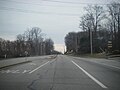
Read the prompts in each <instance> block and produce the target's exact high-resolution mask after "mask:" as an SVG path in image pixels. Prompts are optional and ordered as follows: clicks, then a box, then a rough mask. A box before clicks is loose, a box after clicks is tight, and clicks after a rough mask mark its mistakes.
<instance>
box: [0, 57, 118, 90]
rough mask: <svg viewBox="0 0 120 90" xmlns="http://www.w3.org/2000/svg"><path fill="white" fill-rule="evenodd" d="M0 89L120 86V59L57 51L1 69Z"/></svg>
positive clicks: (108, 89) (107, 88)
mask: <svg viewBox="0 0 120 90" xmlns="http://www.w3.org/2000/svg"><path fill="white" fill-rule="evenodd" d="M0 90H120V62H118V63H116V64H115V63H114V61H113V62H111V63H110V62H109V61H108V60H106V61H105V63H101V62H100V61H99V60H98V61H97V60H96V61H95V62H94V61H93V60H89V58H84V59H83V58H74V57H72V56H66V55H58V56H57V57H56V58H51V59H50V58H42V59H41V58H37V59H35V60H34V58H33V60H32V62H29V63H25V64H20V65H15V66H12V67H7V68H4V69H1V70H0Z"/></svg>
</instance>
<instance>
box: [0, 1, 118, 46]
mask: <svg viewBox="0 0 120 90" xmlns="http://www.w3.org/2000/svg"><path fill="white" fill-rule="evenodd" d="M57 1H58V2H57ZM111 1H119V0H0V37H2V38H4V39H9V40H14V39H15V38H16V35H17V34H22V33H23V32H24V31H25V30H26V29H27V28H31V27H40V28H41V29H42V32H43V33H45V34H46V37H50V38H51V39H52V40H53V41H54V43H55V44H64V37H65V35H66V34H67V33H68V32H70V31H80V29H79V28H78V27H79V20H80V17H81V16H82V15H83V13H84V9H83V7H84V6H86V3H88V4H89V3H93V4H99V3H100V4H108V3H109V2H111ZM81 3H82V4H81Z"/></svg>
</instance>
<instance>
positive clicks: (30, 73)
mask: <svg viewBox="0 0 120 90" xmlns="http://www.w3.org/2000/svg"><path fill="white" fill-rule="evenodd" d="M48 63H49V61H48V62H46V63H44V64H42V65H41V66H39V67H37V68H35V69H34V70H32V71H31V72H29V74H31V73H33V72H35V71H36V70H38V69H39V68H41V67H43V66H44V65H46V64H48Z"/></svg>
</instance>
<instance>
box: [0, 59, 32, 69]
mask: <svg viewBox="0 0 120 90" xmlns="http://www.w3.org/2000/svg"><path fill="white" fill-rule="evenodd" d="M29 62H32V61H24V62H20V63H15V64H11V65H6V66H3V67H0V69H3V68H7V67H12V66H16V65H19V64H24V63H29Z"/></svg>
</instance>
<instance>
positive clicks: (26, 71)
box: [22, 70, 31, 73]
mask: <svg viewBox="0 0 120 90" xmlns="http://www.w3.org/2000/svg"><path fill="white" fill-rule="evenodd" d="M30 71H31V70H24V71H23V72H22V73H28V72H30Z"/></svg>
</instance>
